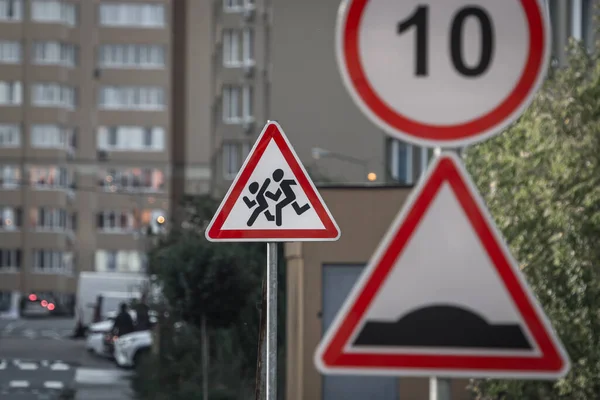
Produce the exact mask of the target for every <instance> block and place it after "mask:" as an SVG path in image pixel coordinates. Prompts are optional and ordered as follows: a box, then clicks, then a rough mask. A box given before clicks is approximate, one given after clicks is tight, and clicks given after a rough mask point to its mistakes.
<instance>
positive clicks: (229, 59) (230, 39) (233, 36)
mask: <svg viewBox="0 0 600 400" xmlns="http://www.w3.org/2000/svg"><path fill="white" fill-rule="evenodd" d="M241 37H242V35H241V33H240V31H239V30H236V29H225V30H223V65H224V66H226V67H238V66H240V65H241V63H242V52H241V50H242V46H241Z"/></svg>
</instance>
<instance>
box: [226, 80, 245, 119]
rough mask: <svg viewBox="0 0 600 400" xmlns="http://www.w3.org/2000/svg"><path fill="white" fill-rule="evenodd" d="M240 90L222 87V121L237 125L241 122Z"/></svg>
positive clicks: (232, 87) (234, 87)
mask: <svg viewBox="0 0 600 400" xmlns="http://www.w3.org/2000/svg"><path fill="white" fill-rule="evenodd" d="M240 95H241V93H240V88H239V87H238V86H231V85H225V86H223V121H225V122H227V123H238V122H240V120H241V110H240V103H241V101H240V100H241V99H240V97H241V96H240Z"/></svg>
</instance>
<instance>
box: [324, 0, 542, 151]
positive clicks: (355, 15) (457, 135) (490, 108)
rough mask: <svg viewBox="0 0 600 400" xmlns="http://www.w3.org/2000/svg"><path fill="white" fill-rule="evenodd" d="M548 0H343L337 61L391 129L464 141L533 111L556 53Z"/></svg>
mask: <svg viewBox="0 0 600 400" xmlns="http://www.w3.org/2000/svg"><path fill="white" fill-rule="evenodd" d="M545 7H546V6H545V5H544V2H543V0H502V1H498V0H402V1H398V0H345V1H344V2H343V3H342V5H341V7H340V12H339V17H338V24H337V37H336V49H337V58H338V65H339V67H340V71H341V74H342V77H343V80H344V83H345V85H346V87H347V88H348V90H349V92H350V94H351V95H352V97H353V99H354V101H355V102H356V103H357V104H358V105H359V107H360V108H361V109H362V110H363V112H364V113H365V114H366V115H367V116H368V117H369V118H370V119H371V120H373V122H375V123H376V124H377V125H379V126H380V127H382V128H383V129H384V130H385V131H387V132H388V133H390V134H392V135H395V136H396V137H398V138H399V139H401V140H404V141H408V142H412V143H415V144H417V145H425V146H442V147H459V146H465V145H468V144H472V143H475V142H478V141H482V140H484V139H486V138H488V137H490V136H492V135H494V134H497V133H499V132H500V131H501V130H502V129H504V128H505V127H506V126H507V125H508V124H510V123H511V122H512V121H514V120H515V119H516V118H518V117H519V115H520V114H521V113H522V112H523V111H524V110H525V109H526V108H527V106H528V105H529V104H530V102H531V101H532V99H533V96H534V94H535V92H536V91H537V89H538V88H539V86H540V85H541V83H542V82H543V79H544V76H545V73H546V68H547V66H548V62H549V59H550V50H551V48H550V33H549V32H550V31H549V29H550V28H549V23H548V20H547V15H546V14H547V13H546V8H545Z"/></svg>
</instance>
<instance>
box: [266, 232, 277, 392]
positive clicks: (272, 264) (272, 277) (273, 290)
mask: <svg viewBox="0 0 600 400" xmlns="http://www.w3.org/2000/svg"><path fill="white" fill-rule="evenodd" d="M266 383H267V385H266V387H267V390H266V392H267V400H277V243H267V379H266Z"/></svg>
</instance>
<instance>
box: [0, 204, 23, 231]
mask: <svg viewBox="0 0 600 400" xmlns="http://www.w3.org/2000/svg"><path fill="white" fill-rule="evenodd" d="M22 222H23V211H22V210H21V208H20V207H0V230H3V231H15V230H18V229H19V228H21V224H22Z"/></svg>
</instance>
